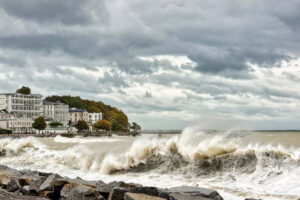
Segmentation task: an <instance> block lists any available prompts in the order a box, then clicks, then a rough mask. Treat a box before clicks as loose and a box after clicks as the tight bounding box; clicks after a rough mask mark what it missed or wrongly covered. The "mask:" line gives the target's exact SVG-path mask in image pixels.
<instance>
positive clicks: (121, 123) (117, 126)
mask: <svg viewBox="0 0 300 200" xmlns="http://www.w3.org/2000/svg"><path fill="white" fill-rule="evenodd" d="M111 128H112V130H114V131H128V118H127V116H126V115H125V114H124V113H123V112H119V113H113V116H112V119H111Z"/></svg>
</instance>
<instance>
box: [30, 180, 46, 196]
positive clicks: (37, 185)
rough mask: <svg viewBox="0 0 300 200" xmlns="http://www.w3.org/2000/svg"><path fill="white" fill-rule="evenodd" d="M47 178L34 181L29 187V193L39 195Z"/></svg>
mask: <svg viewBox="0 0 300 200" xmlns="http://www.w3.org/2000/svg"><path fill="white" fill-rule="evenodd" d="M45 179H46V177H44V176H40V177H39V179H35V180H33V181H32V182H31V183H30V185H29V191H30V193H32V194H38V193H39V191H40V186H41V184H42V183H43V182H44V181H45Z"/></svg>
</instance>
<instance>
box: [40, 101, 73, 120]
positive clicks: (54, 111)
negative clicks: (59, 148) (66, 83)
mask: <svg viewBox="0 0 300 200" xmlns="http://www.w3.org/2000/svg"><path fill="white" fill-rule="evenodd" d="M43 113H44V117H45V120H46V121H52V122H60V123H62V124H63V125H64V126H67V125H68V123H69V121H70V114H69V105H67V104H64V103H61V102H50V101H44V102H43Z"/></svg>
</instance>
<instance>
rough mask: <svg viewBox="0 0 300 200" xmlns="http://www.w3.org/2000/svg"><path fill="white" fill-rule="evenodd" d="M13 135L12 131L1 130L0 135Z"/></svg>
mask: <svg viewBox="0 0 300 200" xmlns="http://www.w3.org/2000/svg"><path fill="white" fill-rule="evenodd" d="M11 133H12V130H7V129H3V128H0V134H11Z"/></svg>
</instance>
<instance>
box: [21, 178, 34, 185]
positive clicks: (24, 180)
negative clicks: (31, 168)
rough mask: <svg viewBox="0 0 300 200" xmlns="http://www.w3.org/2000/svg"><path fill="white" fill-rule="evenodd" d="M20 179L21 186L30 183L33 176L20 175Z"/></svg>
mask: <svg viewBox="0 0 300 200" xmlns="http://www.w3.org/2000/svg"><path fill="white" fill-rule="evenodd" d="M18 179H19V183H20V185H21V186H25V185H30V183H31V182H32V178H28V177H20V178H18Z"/></svg>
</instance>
